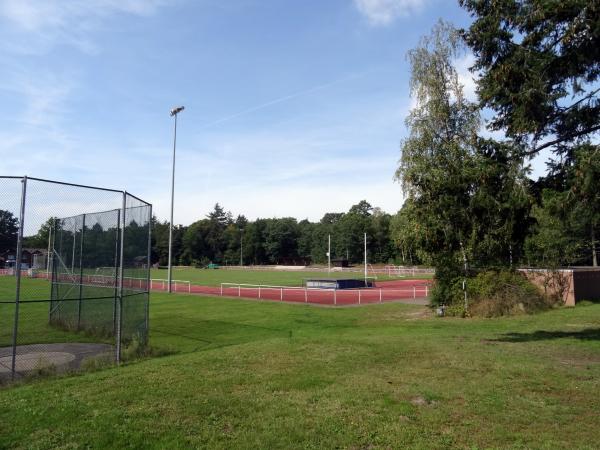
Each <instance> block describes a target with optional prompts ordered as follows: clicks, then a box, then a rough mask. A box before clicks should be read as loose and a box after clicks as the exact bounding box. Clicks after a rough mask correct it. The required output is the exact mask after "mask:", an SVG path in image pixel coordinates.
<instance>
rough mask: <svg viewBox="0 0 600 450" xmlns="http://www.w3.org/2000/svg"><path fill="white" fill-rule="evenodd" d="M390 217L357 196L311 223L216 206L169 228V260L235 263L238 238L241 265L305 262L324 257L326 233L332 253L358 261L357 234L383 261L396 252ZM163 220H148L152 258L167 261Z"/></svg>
mask: <svg viewBox="0 0 600 450" xmlns="http://www.w3.org/2000/svg"><path fill="white" fill-rule="evenodd" d="M390 225H391V216H390V215H389V214H387V213H385V212H383V211H382V210H381V209H380V208H373V207H372V206H371V205H370V204H369V203H368V202H367V201H365V200H362V201H360V202H359V203H357V204H356V205H353V206H352V207H351V208H350V210H349V211H348V212H347V213H326V214H325V215H324V216H323V218H322V219H321V220H320V221H319V222H317V223H312V222H309V221H308V220H306V219H305V220H302V221H300V222H298V221H297V220H296V219H295V218H292V217H283V218H273V219H261V218H259V219H256V220H254V221H249V220H248V219H246V218H245V217H244V216H238V217H237V218H236V219H235V221H234V220H233V219H232V215H231V213H229V212H226V211H225V210H224V209H223V207H221V206H220V205H219V204H216V205H215V208H214V210H213V211H212V212H211V213H210V214H209V215H208V216H207V217H206V218H205V219H201V220H198V221H196V222H194V223H192V224H191V225H189V226H187V227H183V226H177V227H175V228H174V230H173V255H174V256H173V258H174V264H176V265H177V264H183V265H196V266H198V267H200V266H204V265H206V264H208V263H209V262H214V263H218V264H226V265H237V264H239V261H240V256H241V251H240V250H241V248H240V247H241V244H242V236H243V247H244V248H243V260H244V261H243V262H244V264H255V265H258V264H280V263H284V264H305V263H309V262H314V263H321V264H322V263H324V262H326V261H327V256H326V252H327V241H328V235H331V237H332V257H333V258H346V257H348V258H349V259H350V261H352V262H355V263H362V261H363V255H364V253H363V252H364V248H363V234H364V233H365V232H366V233H367V234H368V240H367V250H368V253H369V261H370V262H372V263H378V262H380V263H387V262H389V261H393V260H394V259H396V256H397V249H396V247H395V246H394V245H393V242H392V240H391V234H390ZM168 233H169V225H168V222H164V223H161V222H158V221H157V220H156V219H155V218H154V219H153V241H152V261H153V263H156V262H158V263H159V265H161V266H164V265H166V264H167V255H168Z"/></svg>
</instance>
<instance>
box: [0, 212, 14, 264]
mask: <svg viewBox="0 0 600 450" xmlns="http://www.w3.org/2000/svg"><path fill="white" fill-rule="evenodd" d="M18 232H19V219H17V218H16V217H15V216H14V215H13V213H11V212H10V211H5V210H3V209H0V253H4V252H5V251H8V250H13V251H14V250H16V248H17V234H18Z"/></svg>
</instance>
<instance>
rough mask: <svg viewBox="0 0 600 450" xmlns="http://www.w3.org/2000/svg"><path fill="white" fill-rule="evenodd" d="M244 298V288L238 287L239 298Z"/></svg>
mask: <svg viewBox="0 0 600 450" xmlns="http://www.w3.org/2000/svg"><path fill="white" fill-rule="evenodd" d="M241 296H242V287H241V286H239V285H238V297H241Z"/></svg>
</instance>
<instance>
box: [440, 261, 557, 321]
mask: <svg viewBox="0 0 600 450" xmlns="http://www.w3.org/2000/svg"><path fill="white" fill-rule="evenodd" d="M466 287H467V297H468V314H469V315H470V316H478V317H499V316H510V315H518V314H532V313H537V312H540V311H544V310H547V309H550V308H552V307H554V306H556V305H557V303H556V299H554V298H551V297H546V296H544V295H543V294H542V292H540V290H539V289H538V288H537V287H536V286H534V285H533V284H532V283H531V282H529V281H528V280H527V278H525V276H524V275H523V274H521V273H519V272H514V271H509V270H500V271H496V270H488V271H484V272H480V273H479V274H477V275H476V276H475V277H471V278H469V279H468V280H467V283H466ZM450 298H451V302H450V305H449V308H448V309H447V310H446V312H447V313H448V314H449V315H458V316H463V315H465V314H467V312H466V311H465V309H464V291H463V279H462V278H456V279H455V280H454V283H453V285H452V288H451V294H450Z"/></svg>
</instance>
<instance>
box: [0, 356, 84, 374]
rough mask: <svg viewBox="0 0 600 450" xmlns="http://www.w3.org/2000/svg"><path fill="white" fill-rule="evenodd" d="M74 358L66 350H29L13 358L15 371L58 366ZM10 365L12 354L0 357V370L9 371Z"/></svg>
mask: <svg viewBox="0 0 600 450" xmlns="http://www.w3.org/2000/svg"><path fill="white" fill-rule="evenodd" d="M74 360H75V355H74V354H73V353H66V352H31V353H26V354H24V355H17V357H16V358H15V371H17V372H23V371H26V370H33V369H34V368H35V369H45V368H47V367H51V366H54V367H58V366H63V365H65V364H68V363H70V362H71V361H74ZM11 367H12V356H4V357H2V358H0V372H10V370H11Z"/></svg>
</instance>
